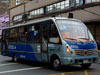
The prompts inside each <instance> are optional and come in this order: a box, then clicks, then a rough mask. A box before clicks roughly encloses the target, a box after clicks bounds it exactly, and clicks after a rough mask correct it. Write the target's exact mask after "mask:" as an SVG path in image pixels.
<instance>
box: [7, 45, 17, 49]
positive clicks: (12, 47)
mask: <svg viewBox="0 0 100 75" xmlns="http://www.w3.org/2000/svg"><path fill="white" fill-rule="evenodd" d="M8 49H16V46H14V45H9V46H8Z"/></svg>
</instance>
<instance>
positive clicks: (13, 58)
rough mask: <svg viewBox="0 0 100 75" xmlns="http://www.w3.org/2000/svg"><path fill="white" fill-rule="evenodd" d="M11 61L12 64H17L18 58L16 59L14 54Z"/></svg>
mask: <svg viewBox="0 0 100 75" xmlns="http://www.w3.org/2000/svg"><path fill="white" fill-rule="evenodd" d="M12 60H13V61H14V62H17V61H18V58H17V56H16V54H14V55H13V57H12Z"/></svg>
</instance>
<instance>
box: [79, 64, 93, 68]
mask: <svg viewBox="0 0 100 75" xmlns="http://www.w3.org/2000/svg"><path fill="white" fill-rule="evenodd" d="M90 66H91V64H81V67H82V68H85V69H87V68H89V67H90Z"/></svg>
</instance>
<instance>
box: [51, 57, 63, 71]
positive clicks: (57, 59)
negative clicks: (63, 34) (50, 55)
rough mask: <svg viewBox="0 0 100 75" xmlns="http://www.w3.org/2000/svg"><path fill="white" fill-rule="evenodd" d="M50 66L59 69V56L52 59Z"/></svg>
mask: <svg viewBox="0 0 100 75" xmlns="http://www.w3.org/2000/svg"><path fill="white" fill-rule="evenodd" d="M52 66H53V68H54V69H55V70H60V69H61V62H60V60H59V58H55V59H53V61H52Z"/></svg>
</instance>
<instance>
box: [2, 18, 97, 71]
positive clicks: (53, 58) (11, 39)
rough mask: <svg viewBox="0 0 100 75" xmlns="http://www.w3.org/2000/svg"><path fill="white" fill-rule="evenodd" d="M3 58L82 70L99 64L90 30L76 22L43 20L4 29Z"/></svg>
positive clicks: (58, 19) (53, 19)
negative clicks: (7, 57)
mask: <svg viewBox="0 0 100 75" xmlns="http://www.w3.org/2000/svg"><path fill="white" fill-rule="evenodd" d="M1 54H2V55H3V56H9V57H12V60H13V61H17V60H18V59H23V60H32V61H36V62H47V63H51V64H52V66H53V67H54V68H55V69H59V68H60V67H61V66H62V65H76V64H77V65H81V66H82V67H84V68H88V67H90V65H91V64H92V63H94V62H96V61H97V60H98V49H97V44H96V42H95V40H94V38H93V36H92V35H91V33H90V31H89V29H88V28H87V27H86V26H85V24H84V23H83V22H81V21H80V20H77V19H71V18H70V19H69V18H64V17H55V18H46V19H42V20H37V21H33V22H31V23H25V24H20V25H15V26H12V27H8V28H5V29H4V30H3V32H2V52H1Z"/></svg>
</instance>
